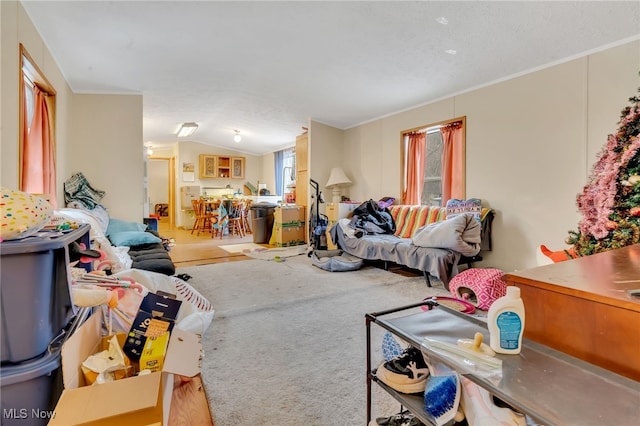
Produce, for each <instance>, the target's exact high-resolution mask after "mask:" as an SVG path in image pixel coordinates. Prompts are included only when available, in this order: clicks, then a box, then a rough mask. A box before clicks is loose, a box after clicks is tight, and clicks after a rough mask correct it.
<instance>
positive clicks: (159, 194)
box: [147, 158, 169, 212]
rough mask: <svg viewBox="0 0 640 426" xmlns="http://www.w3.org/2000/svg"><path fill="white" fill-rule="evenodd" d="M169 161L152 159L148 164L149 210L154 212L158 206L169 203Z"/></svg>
mask: <svg viewBox="0 0 640 426" xmlns="http://www.w3.org/2000/svg"><path fill="white" fill-rule="evenodd" d="M168 163H169V161H168V160H166V159H153V158H150V159H149V162H148V163H147V164H148V166H147V167H148V179H149V209H150V211H152V212H153V211H154V209H155V205H156V204H167V203H168V202H169V167H168Z"/></svg>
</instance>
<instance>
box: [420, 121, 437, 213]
mask: <svg viewBox="0 0 640 426" xmlns="http://www.w3.org/2000/svg"><path fill="white" fill-rule="evenodd" d="M426 132H427V146H426V148H427V149H426V151H427V153H426V156H425V159H424V187H423V188H422V196H421V197H420V200H421V204H428V205H430V206H439V205H441V204H442V132H440V126H437V127H432V128H429V129H427V130H426Z"/></svg>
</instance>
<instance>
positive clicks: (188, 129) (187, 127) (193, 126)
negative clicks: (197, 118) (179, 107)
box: [176, 122, 198, 138]
mask: <svg viewBox="0 0 640 426" xmlns="http://www.w3.org/2000/svg"><path fill="white" fill-rule="evenodd" d="M196 130H198V123H193V122H191V123H182V124H181V125H180V129H178V133H176V134H177V135H178V137H179V138H185V137H187V136H191V135H192V134H194V133H195V131H196Z"/></svg>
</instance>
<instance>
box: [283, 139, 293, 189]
mask: <svg viewBox="0 0 640 426" xmlns="http://www.w3.org/2000/svg"><path fill="white" fill-rule="evenodd" d="M282 164H283V169H282V170H283V173H284V182H283V184H284V191H283V193H285V192H289V191H287V186H288V185H291V184H295V182H296V149H295V148H290V149H286V150H285V151H284V156H283V159H282Z"/></svg>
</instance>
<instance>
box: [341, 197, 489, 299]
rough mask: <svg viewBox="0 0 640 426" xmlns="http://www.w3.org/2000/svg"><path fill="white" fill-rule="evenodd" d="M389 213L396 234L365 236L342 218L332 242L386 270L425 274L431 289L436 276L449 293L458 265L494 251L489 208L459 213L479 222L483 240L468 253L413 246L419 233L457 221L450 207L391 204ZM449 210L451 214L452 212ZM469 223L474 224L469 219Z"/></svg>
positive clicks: (441, 248) (452, 249) (449, 247)
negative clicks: (398, 268)
mask: <svg viewBox="0 0 640 426" xmlns="http://www.w3.org/2000/svg"><path fill="white" fill-rule="evenodd" d="M388 211H389V213H390V214H391V217H392V218H393V220H394V223H395V232H394V233H393V234H367V233H365V234H364V235H362V233H358V232H356V230H355V229H353V226H351V223H352V222H353V221H352V220H350V219H348V218H347V219H340V220H339V221H338V222H337V223H336V224H335V225H334V226H333V227H332V228H331V229H330V231H329V232H330V236H331V239H332V240H333V242H334V244H336V245H337V246H338V247H339V248H340V249H342V250H343V251H345V252H346V253H349V254H351V255H353V256H356V257H359V258H361V259H364V260H369V261H381V262H382V264H383V265H384V268H385V269H387V268H388V267H389V264H396V265H402V266H405V267H408V268H410V269H415V270H419V271H422V273H423V275H424V277H425V280H426V282H427V285H428V286H431V279H430V277H434V278H436V279H438V280H440V281H441V282H442V283H443V284H444V286H445V288H447V290H448V285H449V281H450V280H451V279H452V278H453V277H454V276H455V275H456V274H458V272H459V268H458V267H459V265H462V264H465V265H467V266H468V267H471V266H473V263H474V262H478V261H481V260H482V255H481V253H482V251H487V250H491V224H492V222H493V218H494V211H493V210H492V209H490V208H482V207H478V208H477V210H476V211H475V212H474V213H470V212H459V211H458V212H457V213H458V214H456V216H458V215H459V214H460V213H462V214H464V215H471V214H474V215H475V217H474V220H476V221H477V220H479V221H480V223H479V228H480V229H479V231H480V240H479V242H478V246H477V249H476V250H472V251H471V250H462V249H460V251H463V252H465V253H461V252H460V251H458V249H454V248H457V246H455V245H454V246H450V245H447V244H443V246H441V247H439V246H434V247H425V246H424V245H425V244H423V245H416V244H414V239H415V238H416V236H417V235H418V233H419V232H420V233H421V232H424V230H426V229H434V228H436V227H440V229H441V230H442V229H444V226H441V225H444V222H451V221H453V220H454V217H453V216H454V215H453V214H450V216H451V217H450V218H449V221H447V207H437V206H426V205H391V206H389V207H388ZM449 211H450V213H451V210H449ZM461 220H463V221H464V220H465V219H461ZM467 223H472V222H469V221H468V218H467ZM451 240H457V237H456V236H455V235H451ZM426 245H428V244H426ZM474 246H475V244H474ZM445 247H448V248H445ZM451 247H454V248H451ZM474 252H475V254H473V253H474Z"/></svg>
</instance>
